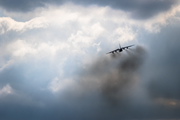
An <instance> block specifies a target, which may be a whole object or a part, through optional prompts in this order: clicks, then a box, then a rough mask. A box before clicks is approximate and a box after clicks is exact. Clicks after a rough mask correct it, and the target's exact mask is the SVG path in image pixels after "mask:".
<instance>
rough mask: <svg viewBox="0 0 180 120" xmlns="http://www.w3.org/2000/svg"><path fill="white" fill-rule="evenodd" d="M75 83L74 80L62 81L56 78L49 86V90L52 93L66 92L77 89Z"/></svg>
mask: <svg viewBox="0 0 180 120" xmlns="http://www.w3.org/2000/svg"><path fill="white" fill-rule="evenodd" d="M74 87H75V81H74V80H72V79H62V80H60V79H59V78H57V77H56V78H54V79H53V80H52V82H51V83H50V84H49V89H50V90H51V91H52V92H54V93H55V92H62V91H64V90H66V89H67V88H68V89H75V88H74Z"/></svg>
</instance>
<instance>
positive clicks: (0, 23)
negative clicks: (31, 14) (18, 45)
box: [0, 17, 48, 34]
mask: <svg viewBox="0 0 180 120" xmlns="http://www.w3.org/2000/svg"><path fill="white" fill-rule="evenodd" d="M47 25H48V23H47V21H46V20H45V19H44V18H43V17H37V18H34V19H31V20H30V21H27V22H17V21H15V20H13V19H12V18H10V17H1V18H0V34H4V33H6V32H8V31H11V30H14V31H17V32H24V31H26V30H28V29H35V28H44V27H47Z"/></svg>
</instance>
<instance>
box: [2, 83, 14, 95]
mask: <svg viewBox="0 0 180 120" xmlns="http://www.w3.org/2000/svg"><path fill="white" fill-rule="evenodd" d="M13 93H14V90H13V89H12V88H11V86H10V85H9V84H7V85H6V86H4V87H3V88H2V89H1V90H0V97H4V96H6V95H9V94H13Z"/></svg>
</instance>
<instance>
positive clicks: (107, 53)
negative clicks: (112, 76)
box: [106, 49, 119, 54]
mask: <svg viewBox="0 0 180 120" xmlns="http://www.w3.org/2000/svg"><path fill="white" fill-rule="evenodd" d="M118 50H119V49H116V50H113V51H111V52H108V53H106V54H110V53H114V52H117V51H118Z"/></svg>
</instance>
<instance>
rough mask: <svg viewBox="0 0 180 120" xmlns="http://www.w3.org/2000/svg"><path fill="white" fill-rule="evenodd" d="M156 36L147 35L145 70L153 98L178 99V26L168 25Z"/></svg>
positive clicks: (179, 87) (179, 57)
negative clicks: (147, 51)
mask: <svg viewBox="0 0 180 120" xmlns="http://www.w3.org/2000/svg"><path fill="white" fill-rule="evenodd" d="M169 26H170V27H168V28H165V29H163V30H162V31H161V33H159V35H158V36H152V35H151V36H148V37H146V39H147V38H148V46H149V49H150V50H149V53H150V58H149V60H148V66H147V70H146V75H147V76H146V79H148V82H147V85H148V89H149V90H148V91H149V93H150V95H151V97H153V98H166V99H178V100H180V75H179V71H180V67H179V66H180V56H179V51H180V42H179V38H180V34H179V31H180V26H179V25H177V24H176V25H175V24H172V25H169Z"/></svg>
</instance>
